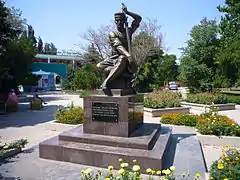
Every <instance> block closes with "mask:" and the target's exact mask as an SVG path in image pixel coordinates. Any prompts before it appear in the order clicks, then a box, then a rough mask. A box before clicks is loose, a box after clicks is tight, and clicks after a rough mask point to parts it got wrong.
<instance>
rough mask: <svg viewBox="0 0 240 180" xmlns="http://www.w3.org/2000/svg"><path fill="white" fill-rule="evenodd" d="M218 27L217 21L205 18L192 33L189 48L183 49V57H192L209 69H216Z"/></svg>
mask: <svg viewBox="0 0 240 180" xmlns="http://www.w3.org/2000/svg"><path fill="white" fill-rule="evenodd" d="M217 30H218V26H217V23H216V21H215V20H207V18H203V19H202V20H201V21H200V24H199V25H196V26H194V27H193V28H192V29H191V31H190V39H189V40H188V41H187V47H185V48H182V51H183V55H184V56H188V57H191V58H193V59H195V60H197V62H199V63H200V64H202V63H203V64H206V65H207V67H208V68H214V66H215V65H214V60H215V56H216V53H217V50H218V49H217V48H218V46H219V39H218V33H217Z"/></svg>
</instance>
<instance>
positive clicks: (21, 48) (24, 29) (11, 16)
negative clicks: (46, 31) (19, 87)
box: [0, 1, 36, 84]
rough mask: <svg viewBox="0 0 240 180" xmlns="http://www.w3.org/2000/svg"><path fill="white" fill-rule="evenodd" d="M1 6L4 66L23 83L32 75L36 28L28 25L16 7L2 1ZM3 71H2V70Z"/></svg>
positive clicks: (1, 65)
mask: <svg viewBox="0 0 240 180" xmlns="http://www.w3.org/2000/svg"><path fill="white" fill-rule="evenodd" d="M0 8H1V16H2V17H1V19H2V22H3V23H1V26H0V27H1V31H0V34H1V40H0V43H1V45H0V48H1V55H0V56H1V61H0V63H1V64H0V71H1V70H2V68H8V69H9V70H10V74H11V75H13V76H14V77H15V80H16V84H23V83H24V80H25V79H26V78H27V77H29V76H31V64H32V59H33V57H34V56H35V54H36V39H35V37H34V30H33V28H32V27H31V26H30V25H26V24H25V23H26V21H25V19H23V18H22V17H21V12H20V11H19V10H18V9H16V8H11V9H10V8H7V7H5V6H4V3H3V2H2V1H0ZM0 73H1V72H0Z"/></svg>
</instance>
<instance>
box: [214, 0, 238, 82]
mask: <svg viewBox="0 0 240 180" xmlns="http://www.w3.org/2000/svg"><path fill="white" fill-rule="evenodd" d="M217 8H218V10H219V11H220V12H222V13H224V16H222V18H221V21H220V24H219V29H220V31H219V32H220V35H221V46H220V48H219V53H218V54H217V62H218V64H219V68H220V70H221V73H222V75H223V76H225V77H227V78H228V79H229V81H230V83H231V85H234V84H235V82H236V81H238V80H237V79H240V70H239V69H240V58H239V57H240V3H239V0H226V1H225V5H224V6H218V7H217Z"/></svg>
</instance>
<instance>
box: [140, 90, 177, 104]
mask: <svg viewBox="0 0 240 180" xmlns="http://www.w3.org/2000/svg"><path fill="white" fill-rule="evenodd" d="M144 106H145V107H148V108H167V107H180V106H181V94H179V93H176V92H172V91H168V90H163V91H154V92H152V93H150V94H148V95H146V96H145V98H144Z"/></svg>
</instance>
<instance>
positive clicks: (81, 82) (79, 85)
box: [73, 69, 100, 89]
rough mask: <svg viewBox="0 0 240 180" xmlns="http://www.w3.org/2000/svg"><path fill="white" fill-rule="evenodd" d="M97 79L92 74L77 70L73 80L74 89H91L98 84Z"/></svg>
mask: <svg viewBox="0 0 240 180" xmlns="http://www.w3.org/2000/svg"><path fill="white" fill-rule="evenodd" d="M99 81H100V79H99V77H98V76H97V75H96V74H95V73H93V72H88V71H86V70H84V69H79V70H78V71H76V72H75V74H74V78H73V87H74V89H93V88H96V87H97V86H98V84H99Z"/></svg>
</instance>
